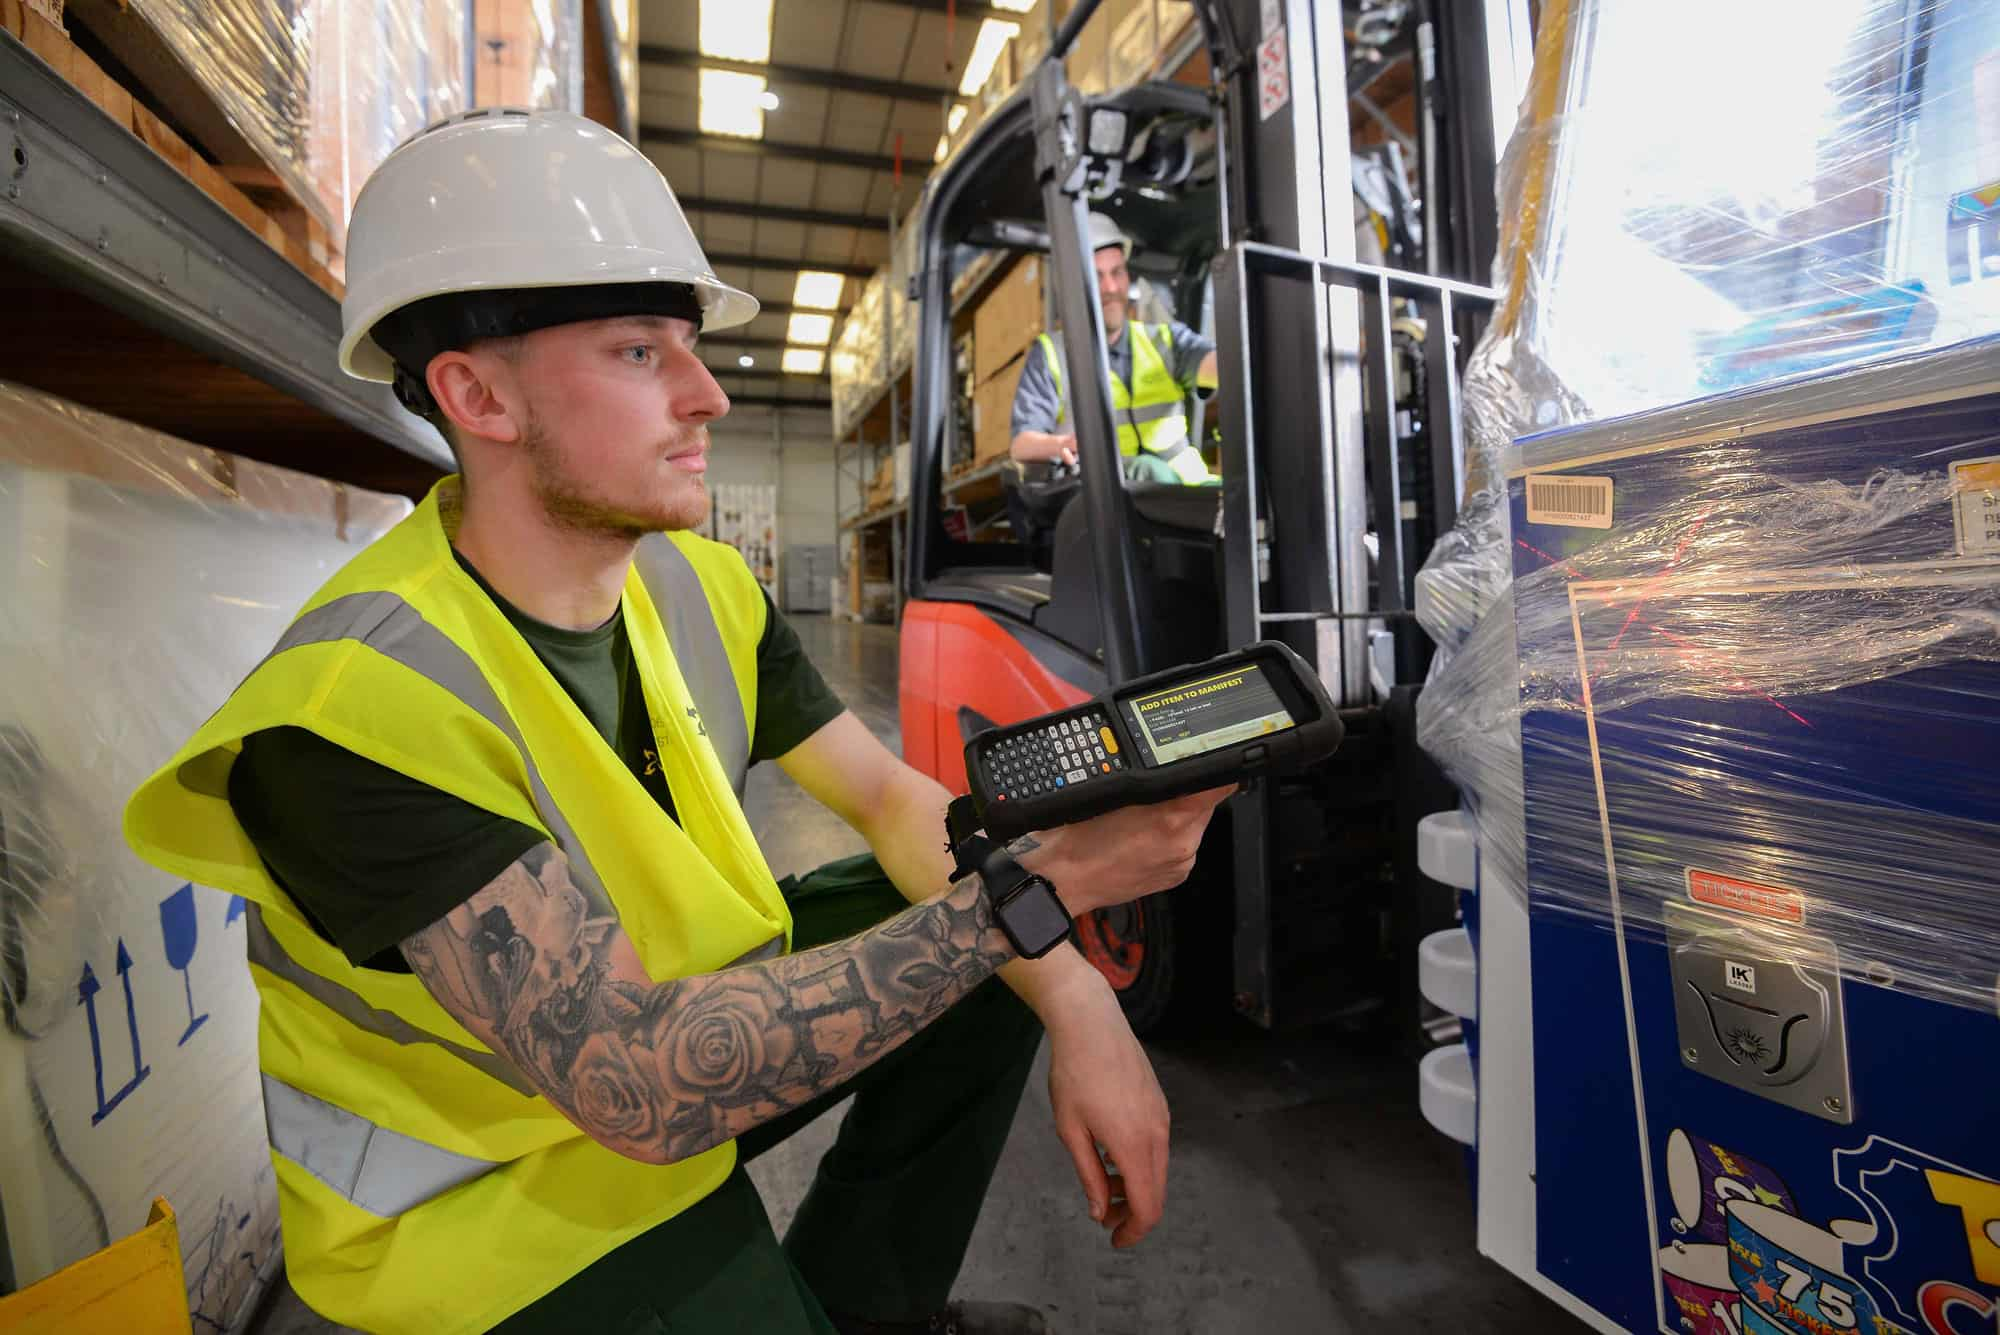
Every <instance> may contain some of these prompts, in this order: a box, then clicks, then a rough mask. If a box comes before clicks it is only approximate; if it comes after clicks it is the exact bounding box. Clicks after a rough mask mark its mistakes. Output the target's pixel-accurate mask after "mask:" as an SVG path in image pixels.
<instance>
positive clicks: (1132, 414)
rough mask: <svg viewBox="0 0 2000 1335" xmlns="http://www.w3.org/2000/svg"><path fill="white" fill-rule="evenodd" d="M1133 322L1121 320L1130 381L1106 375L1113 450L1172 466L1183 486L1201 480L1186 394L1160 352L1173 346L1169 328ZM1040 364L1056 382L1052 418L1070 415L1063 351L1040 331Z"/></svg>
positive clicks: (1204, 469) (1203, 472) (1204, 474)
mask: <svg viewBox="0 0 2000 1335" xmlns="http://www.w3.org/2000/svg"><path fill="white" fill-rule="evenodd" d="M1152 328H1153V330H1154V331H1155V333H1156V334H1157V337H1158V339H1159V342H1158V343H1157V344H1156V343H1155V342H1154V341H1153V340H1154V337H1155V334H1149V333H1148V332H1147V326H1145V325H1142V324H1139V323H1138V322H1137V321H1128V322H1127V323H1126V325H1125V329H1126V336H1127V337H1128V338H1130V339H1131V340H1132V383H1131V384H1130V385H1129V386H1128V385H1127V384H1126V383H1125V382H1124V381H1123V380H1120V379H1119V378H1118V375H1117V373H1116V372H1115V371H1114V372H1112V374H1111V386H1110V388H1111V408H1112V420H1113V421H1114V422H1115V423H1116V424H1117V427H1118V453H1119V454H1121V455H1123V456H1124V457H1126V458H1128V459H1130V458H1135V457H1137V456H1138V454H1139V453H1140V452H1141V451H1144V452H1145V453H1147V454H1150V455H1153V456H1155V457H1156V458H1158V459H1159V460H1160V461H1161V462H1162V463H1165V464H1166V465H1167V466H1168V467H1169V468H1171V469H1172V470H1173V473H1174V477H1175V478H1176V479H1177V480H1179V481H1180V482H1182V483H1184V484H1187V485H1190V486H1192V485H1194V484H1196V483H1200V482H1206V481H1207V480H1208V479H1209V476H1210V474H1209V471H1208V465H1207V464H1205V463H1203V462H1202V459H1201V452H1200V451H1199V450H1197V449H1195V447H1194V444H1193V442H1191V441H1190V440H1189V439H1188V420H1187V395H1186V392H1185V391H1184V390H1183V389H1182V388H1181V386H1180V383H1179V382H1178V381H1176V380H1175V379H1174V376H1173V371H1172V370H1171V369H1170V368H1169V367H1168V366H1167V361H1166V358H1165V357H1164V356H1163V355H1161V352H1160V349H1161V348H1162V347H1171V346H1172V345H1173V330H1172V328H1171V327H1169V326H1167V325H1155V326H1153V327H1152ZM1037 341H1038V342H1039V343H1040V344H1041V345H1042V358H1043V363H1044V364H1045V365H1046V366H1047V367H1048V368H1049V376H1050V378H1051V379H1052V380H1054V382H1055V387H1056V421H1057V422H1058V423H1061V422H1063V421H1065V420H1067V419H1068V417H1069V401H1068V396H1067V395H1066V394H1065V393H1064V391H1063V370H1062V367H1063V363H1062V354H1061V353H1060V352H1058V351H1057V349H1056V343H1055V340H1054V339H1053V338H1051V337H1050V336H1049V335H1047V334H1042V335H1039V336H1038V338H1037Z"/></svg>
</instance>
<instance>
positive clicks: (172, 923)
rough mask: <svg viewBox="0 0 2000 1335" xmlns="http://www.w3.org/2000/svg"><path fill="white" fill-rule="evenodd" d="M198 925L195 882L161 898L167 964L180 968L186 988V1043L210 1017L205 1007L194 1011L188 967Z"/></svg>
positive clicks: (161, 932)
mask: <svg viewBox="0 0 2000 1335" xmlns="http://www.w3.org/2000/svg"><path fill="white" fill-rule="evenodd" d="M196 929H197V924H196V921H195V913H194V886H193V885H184V886H182V887H181V888H180V889H178V890H176V891H174V892H173V893H172V894H171V895H168V896H167V897H166V898H165V899H163V900H161V901H160V935H161V936H162V937H164V938H165V939H166V946H167V965H168V967H169V968H173V969H178V970H179V971H180V975H181V986H182V987H183V988H185V989H186V991H187V1006H188V1027H187V1032H186V1033H184V1034H182V1035H181V1043H183V1044H184V1043H186V1042H187V1041H188V1040H189V1039H190V1038H193V1037H194V1031H195V1030H197V1029H199V1028H201V1026H202V1025H203V1024H204V1023H205V1022H206V1021H207V1019H208V1012H206V1011H203V1012H202V1013H201V1014H200V1015H196V1014H195V1013H194V983H193V982H192V981H191V980H190V978H189V976H188V971H187V967H188V965H189V963H190V962H192V961H193V959H194V945H195V933H196ZM176 1046H179V1045H176Z"/></svg>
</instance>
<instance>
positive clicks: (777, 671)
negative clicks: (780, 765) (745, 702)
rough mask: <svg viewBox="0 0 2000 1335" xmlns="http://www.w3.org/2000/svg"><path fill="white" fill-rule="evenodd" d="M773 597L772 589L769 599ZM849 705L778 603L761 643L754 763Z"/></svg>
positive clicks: (771, 757) (811, 731)
mask: <svg viewBox="0 0 2000 1335" xmlns="http://www.w3.org/2000/svg"><path fill="white" fill-rule="evenodd" d="M770 600H771V595H770V594H768V593H766V594H765V595H764V601H765V602H766V603H770ZM846 711H847V706H846V705H843V704H842V703H841V702H840V697H839V696H837V695H835V694H834V693H833V689H832V688H831V687H829V686H828V685H827V684H826V678H824V677H822V676H820V675H819V669H818V668H816V667H814V666H813V664H812V660H811V659H810V658H807V657H806V651H805V646H804V645H802V644H800V643H799V634H798V632H797V631H795V630H793V629H792V623H791V622H789V621H787V620H786V619H785V614H784V613H782V612H780V611H779V610H778V609H777V606H776V605H775V604H772V605H771V606H770V607H769V608H768V615H767V616H766V618H765V621H764V638H763V639H762V640H760V641H759V642H758V644H757V735H756V736H755V737H754V738H752V739H751V742H750V763H751V764H753V765H754V764H757V763H758V762H759V761H764V760H776V759H777V758H778V757H779V756H782V755H784V754H785V753H786V752H787V751H790V750H792V749H793V748H794V747H796V746H798V745H799V743H801V742H803V741H805V740H806V739H807V738H808V737H811V736H812V735H813V734H814V733H816V732H818V731H819V730H820V729H821V728H824V727H825V726H826V725H827V724H829V723H831V722H833V721H834V720H835V719H837V718H839V717H840V716H841V715H842V714H843V713H845V712H846Z"/></svg>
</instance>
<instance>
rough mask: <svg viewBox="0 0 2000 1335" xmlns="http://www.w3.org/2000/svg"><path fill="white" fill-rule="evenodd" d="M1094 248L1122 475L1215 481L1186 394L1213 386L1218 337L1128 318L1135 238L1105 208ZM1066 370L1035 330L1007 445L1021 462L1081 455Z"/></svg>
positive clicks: (1097, 218)
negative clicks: (1195, 437) (1194, 435)
mask: <svg viewBox="0 0 2000 1335" xmlns="http://www.w3.org/2000/svg"><path fill="white" fill-rule="evenodd" d="M1090 247H1091V259H1092V263H1093V264H1094V265H1095V266H1096V269H1097V299H1098V305H1099V306H1100V308H1102V310H1103V312H1104V337H1105V342H1106V352H1107V353H1108V354H1109V357H1110V362H1111V385H1110V390H1111V417H1112V421H1113V422H1115V423H1116V424H1117V428H1118V453H1119V455H1120V456H1122V458H1123V460H1124V470H1125V473H1126V475H1127V476H1128V477H1131V478H1133V479H1135V480H1145V481H1156V482H1178V483H1182V484H1186V485H1190V486H1192V485H1198V484H1200V483H1203V482H1208V481H1211V480H1212V476H1211V474H1210V473H1209V471H1208V466H1207V465H1206V464H1205V463H1203V462H1202V458H1201V452H1200V451H1199V450H1197V449H1196V448H1195V445H1194V442H1193V441H1192V440H1190V439H1189V438H1188V416H1187V396H1188V395H1189V394H1191V393H1195V392H1198V391H1199V392H1206V391H1208V390H1211V389H1213V388H1214V387H1215V377H1216V358H1215V341H1214V340H1213V339H1208V338H1203V337H1202V336H1201V335H1200V334H1198V333H1196V332H1195V331H1194V330H1192V329H1190V328H1188V327H1187V326H1186V325H1184V324H1181V323H1180V322H1179V321H1174V320H1169V321H1167V322H1165V323H1163V324H1154V325H1148V324H1142V323H1140V322H1138V321H1136V320H1133V319H1132V318H1131V306H1132V275H1131V271H1130V270H1129V269H1128V267H1127V265H1128V263H1129V261H1130V260H1131V258H1132V239H1131V238H1130V237H1128V236H1126V235H1125V233H1124V232H1123V231H1121V230H1120V229H1119V227H1118V224H1117V223H1115V222H1113V221H1112V220H1111V219H1110V218H1109V217H1107V216H1106V215H1104V214H1102V213H1092V214H1091V215H1090ZM1062 378H1063V357H1062V353H1061V351H1060V350H1058V349H1057V347H1056V344H1055V340H1054V339H1053V338H1051V337H1050V336H1049V335H1048V334H1042V335H1040V336H1038V337H1037V338H1036V339H1035V341H1034V343H1033V344H1032V345H1030V346H1029V348H1028V355H1027V356H1026V357H1025V358H1023V359H1022V364H1021V379H1020V382H1019V383H1018V384H1017V385H1016V386H1015V388H1014V413H1013V421H1012V422H1011V423H1010V426H1011V428H1012V430H1013V438H1012V439H1011V440H1010V441H1009V442H1008V453H1009V455H1010V456H1011V457H1012V458H1013V459H1014V460H1015V461H1016V462H1017V463H1047V464H1063V465H1074V464H1075V463H1076V430H1075V428H1074V426H1073V425H1071V424H1070V420H1069V409H1068V404H1067V402H1066V396H1065V395H1064V393H1063V379H1062Z"/></svg>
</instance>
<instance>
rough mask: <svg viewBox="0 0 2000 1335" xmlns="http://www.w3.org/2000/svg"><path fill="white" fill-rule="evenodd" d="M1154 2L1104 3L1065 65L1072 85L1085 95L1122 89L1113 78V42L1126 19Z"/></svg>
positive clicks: (1119, 0)
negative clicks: (1115, 34) (1114, 35)
mask: <svg viewBox="0 0 2000 1335" xmlns="http://www.w3.org/2000/svg"><path fill="white" fill-rule="evenodd" d="M1151 4H1152V0H1104V3H1103V4H1101V5H1099V6H1098V7H1097V12H1096V13H1094V14H1092V15H1091V16H1090V22H1088V23H1086V24H1084V25H1083V31H1082V32H1079V33H1078V34H1077V35H1076V41H1075V42H1074V43H1072V44H1071V45H1070V48H1069V57H1068V59H1067V61H1066V62H1065V63H1066V65H1067V67H1068V70H1069V81H1070V82H1071V83H1073V84H1075V85H1076V86H1077V87H1078V88H1080V89H1082V90H1083V91H1084V92H1086V93H1102V92H1107V91H1109V90H1111V89H1113V88H1117V87H1120V86H1121V85H1120V84H1119V83H1118V82H1117V81H1116V80H1115V79H1114V78H1113V77H1112V72H1111V38H1112V34H1114V33H1116V32H1117V31H1118V29H1119V27H1120V26H1121V25H1122V24H1124V22H1125V21H1126V19H1127V17H1129V16H1130V15H1131V14H1132V13H1133V12H1135V11H1136V10H1138V9H1139V8H1140V7H1141V6H1142V5H1144V6H1148V7H1150V6H1151Z"/></svg>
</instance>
